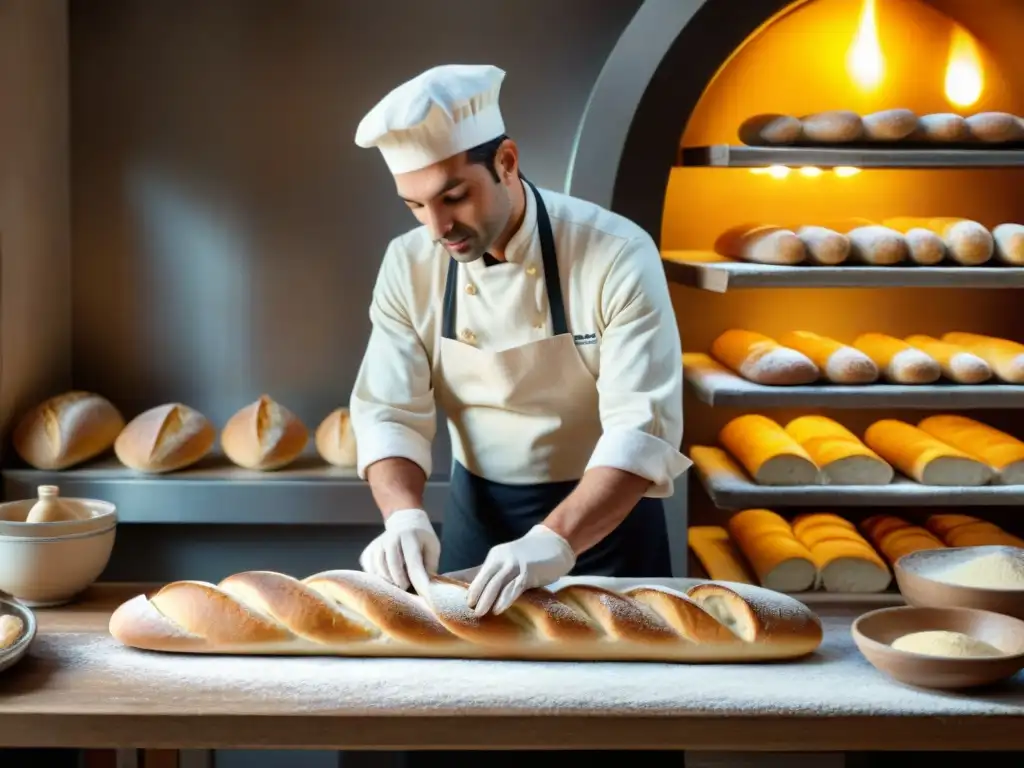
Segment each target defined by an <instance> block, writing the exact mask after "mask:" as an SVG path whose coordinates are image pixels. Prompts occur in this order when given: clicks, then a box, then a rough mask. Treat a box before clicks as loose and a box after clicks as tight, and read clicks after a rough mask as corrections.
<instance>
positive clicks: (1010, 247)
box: [992, 222, 1024, 267]
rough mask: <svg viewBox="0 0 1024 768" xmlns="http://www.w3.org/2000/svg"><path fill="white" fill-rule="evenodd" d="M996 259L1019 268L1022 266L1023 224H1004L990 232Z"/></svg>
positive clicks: (1023, 256) (1023, 260)
mask: <svg viewBox="0 0 1024 768" xmlns="http://www.w3.org/2000/svg"><path fill="white" fill-rule="evenodd" d="M992 239H993V240H994V241H995V246H996V259H997V260H998V261H1000V262H1002V263H1003V264H1012V265H1014V266H1017V267H1019V266H1020V265H1021V264H1024V224H1013V223H1009V222H1007V223H1004V224H998V225H996V228H995V229H993V230H992Z"/></svg>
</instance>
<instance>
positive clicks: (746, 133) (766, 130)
mask: <svg viewBox="0 0 1024 768" xmlns="http://www.w3.org/2000/svg"><path fill="white" fill-rule="evenodd" d="M801 131H802V127H801V125H800V121H799V120H797V119H796V118H795V117H793V116H792V115H776V114H767V115H753V116H752V117H748V118H747V119H746V120H744V121H743V122H742V123H740V128H739V132H738V135H739V139H740V141H741V142H743V143H744V144H746V145H748V146H752V147H761V146H770V145H780V144H793V143H795V142H796V140H797V139H799V138H800V133H801Z"/></svg>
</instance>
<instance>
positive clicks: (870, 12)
mask: <svg viewBox="0 0 1024 768" xmlns="http://www.w3.org/2000/svg"><path fill="white" fill-rule="evenodd" d="M846 67H847V70H848V71H849V73H850V77H852V78H853V80H854V82H855V83H857V85H859V86H860V87H861V88H863V89H864V90H874V89H876V88H878V86H879V85H881V84H882V79H883V77H884V75H885V58H884V57H883V56H882V44H881V43H880V42H879V40H878V17H877V14H876V10H875V0H864V5H863V6H862V7H861V10H860V21H859V22H858V24H857V34H856V35H854V38H853V43H852V44H851V45H850V49H849V51H848V52H847V55H846Z"/></svg>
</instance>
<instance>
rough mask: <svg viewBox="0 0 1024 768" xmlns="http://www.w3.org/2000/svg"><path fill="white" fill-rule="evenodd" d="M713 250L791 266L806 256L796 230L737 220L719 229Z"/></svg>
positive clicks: (739, 257)
mask: <svg viewBox="0 0 1024 768" xmlns="http://www.w3.org/2000/svg"><path fill="white" fill-rule="evenodd" d="M714 250H715V253H718V254H719V255H721V256H727V257H729V258H730V259H741V260H742V261H750V262H753V263H755V264H775V265H782V266H791V265H793V264H800V263H801V262H803V261H805V260H806V259H807V250H806V249H805V248H804V244H803V242H802V241H801V240H800V238H799V237H797V236H796V233H795V232H793V231H791V230H788V229H785V228H783V227H779V226H776V225H769V224H737V225H736V226H734V227H730V228H729V229H727V230H725V231H724V232H722V233H721V234H720V235H719V236H718V237H717V238H716V239H715V244H714Z"/></svg>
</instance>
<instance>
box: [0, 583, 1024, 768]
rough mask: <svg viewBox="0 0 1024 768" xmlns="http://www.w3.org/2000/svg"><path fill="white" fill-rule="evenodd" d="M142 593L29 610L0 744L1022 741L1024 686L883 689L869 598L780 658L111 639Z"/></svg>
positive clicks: (833, 614)
mask: <svg viewBox="0 0 1024 768" xmlns="http://www.w3.org/2000/svg"><path fill="white" fill-rule="evenodd" d="M149 586H150V585H137V584H136V585H125V584H107V585H97V586H96V587H94V588H92V589H91V590H90V591H89V592H88V593H87V594H86V595H84V596H83V598H82V599H80V600H79V601H78V602H76V603H75V604H73V605H69V606H65V607H61V608H52V609H38V610H37V611H36V615H37V617H38V620H39V632H38V634H37V636H36V639H35V641H34V642H33V645H32V646H31V648H30V650H29V653H28V655H27V656H25V657H24V658H23V659H22V660H21V661H20V662H19V663H18V664H16V665H15V666H14V667H12V668H10V669H9V670H7V671H6V672H3V673H0V747H17V746H41V745H46V746H51V747H60V746H64V747H119V748H173V749H208V748H222V749H226V748H244V747H246V748H259V747H266V748H317V749H396V750H397V749H430V748H459V747H463V748H473V747H478V748H495V749H497V748H503V747H504V748H517V749H527V748H537V749H544V748H548V749H574V748H575V749H599V748H606V749H644V748H661V749H671V748H679V749H688V750H723V749H724V750H785V751H846V750H866V749H869V750H904V749H943V750H1015V749H1024V728H1022V726H1024V679H1020V678H1018V679H1017V680H1015V681H1013V682H1011V683H1009V684H1008V685H1005V686H1003V687H1001V688H1000V689H999V690H998V691H988V692H986V693H983V694H974V695H971V696H963V695H952V694H949V695H947V694H934V693H928V692H921V691H916V690H913V689H909V688H905V687H903V686H900V685H898V684H896V683H893V682H890V681H889V680H887V679H886V678H884V677H882V676H881V675H880V674H879V673H877V672H876V671H875V670H874V669H873V668H872V667H870V666H868V665H867V663H866V662H865V661H864V660H863V658H862V657H860V655H859V654H858V653H857V652H856V650H855V649H854V648H853V646H852V642H851V641H850V639H849V624H850V622H851V621H852V620H853V618H854V617H855V616H857V615H858V614H859V613H861V612H863V610H866V609H867V608H869V607H871V606H861V607H860V608H858V607H857V606H845V607H825V606H815V610H816V611H817V612H818V613H819V615H821V616H822V618H823V620H824V622H825V626H826V637H825V642H824V643H823V645H822V648H821V649H820V651H819V652H818V653H817V654H815V655H814V656H813V657H811V658H808V659H805V660H802V661H797V662H788V663H783V664H770V665H669V664H564V663H563V664H559V665H554V664H536V663H530V662H481V661H463V660H444V661H437V660H412V659H343V658H315V659H313V658H299V659H295V658H281V657H275V658H269V659H268V658H265V657H264V658H256V657H244V658H237V657H235V658H226V659H225V658H218V657H209V656H186V655H169V654H151V653H146V652H143V651H137V650H134V649H128V648H123V647H122V646H120V645H119V644H118V643H117V642H116V641H114V640H113V639H112V638H111V637H110V636H109V634H108V633H107V620H108V618H109V616H110V613H111V611H112V610H113V609H114V608H115V607H116V606H117V605H118V604H120V603H121V602H122V601H124V600H125V599H127V598H128V597H131V596H132V595H135V594H138V593H139V592H142V591H146V590H147V588H148V587H149ZM851 649H852V650H851ZM844 689H845V690H844Z"/></svg>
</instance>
